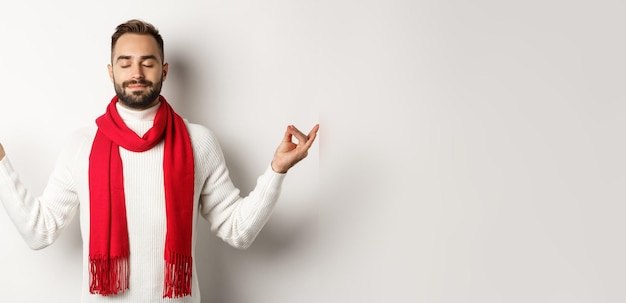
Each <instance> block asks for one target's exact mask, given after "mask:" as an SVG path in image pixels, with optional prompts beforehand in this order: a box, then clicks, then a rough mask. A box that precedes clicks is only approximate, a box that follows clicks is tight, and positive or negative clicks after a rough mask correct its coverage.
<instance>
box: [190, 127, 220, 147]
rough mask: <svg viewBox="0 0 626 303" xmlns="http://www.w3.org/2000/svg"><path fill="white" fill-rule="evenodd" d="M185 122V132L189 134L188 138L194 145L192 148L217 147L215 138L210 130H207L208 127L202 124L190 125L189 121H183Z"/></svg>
mask: <svg viewBox="0 0 626 303" xmlns="http://www.w3.org/2000/svg"><path fill="white" fill-rule="evenodd" d="M185 122H186V124H187V131H188V132H189V137H190V138H191V142H192V143H193V144H194V146H197V145H210V146H215V145H218V140H217V136H216V135H215V133H214V132H213V131H212V130H211V129H209V128H208V127H206V126H204V125H202V124H196V123H191V122H189V121H185Z"/></svg>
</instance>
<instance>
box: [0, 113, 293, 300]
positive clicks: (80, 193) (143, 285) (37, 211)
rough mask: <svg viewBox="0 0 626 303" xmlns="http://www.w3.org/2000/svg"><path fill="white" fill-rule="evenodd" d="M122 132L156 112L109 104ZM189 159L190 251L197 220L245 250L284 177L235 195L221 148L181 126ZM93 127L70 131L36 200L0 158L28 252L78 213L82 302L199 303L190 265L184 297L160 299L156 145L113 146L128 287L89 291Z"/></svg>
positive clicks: (269, 177) (146, 122)
mask: <svg viewBox="0 0 626 303" xmlns="http://www.w3.org/2000/svg"><path fill="white" fill-rule="evenodd" d="M117 108H118V111H119V113H120V116H121V117H122V118H123V119H124V121H125V123H126V124H127V126H128V127H129V128H130V129H132V130H133V131H135V132H136V133H137V134H138V135H140V136H141V135H143V134H144V133H145V132H146V131H148V130H149V129H150V127H152V123H153V119H154V116H155V113H156V109H157V108H158V107H157V106H155V107H152V108H150V109H147V110H144V111H130V110H127V109H124V108H122V107H121V106H119V105H118V106H117ZM187 127H188V130H189V135H190V137H191V141H192V145H193V152H194V158H195V159H194V161H195V186H194V216H193V220H194V222H193V226H194V230H193V250H192V254H193V256H194V259H195V246H196V239H197V219H198V215H201V216H202V217H204V218H205V219H206V220H208V221H209V223H210V226H211V231H212V232H214V233H215V234H216V235H217V236H218V237H219V238H221V239H222V240H224V241H225V242H227V243H228V244H230V245H232V246H234V247H236V248H242V249H244V248H247V247H248V246H250V244H251V243H252V241H253V240H254V239H255V237H256V236H257V234H258V233H259V232H260V230H261V228H262V227H263V225H264V224H265V223H266V222H267V220H268V218H269V217H270V215H271V212H272V210H273V207H274V205H275V203H276V201H277V199H278V196H279V193H280V187H281V184H282V182H283V179H284V177H285V175H284V174H278V173H275V172H274V171H273V170H272V169H271V167H270V166H269V165H268V167H267V169H266V171H265V173H264V174H263V175H261V176H260V177H259V178H258V179H257V185H256V187H255V189H254V190H253V191H252V192H250V194H249V195H248V196H247V197H242V196H241V195H240V192H239V190H238V189H237V188H236V187H235V186H234V185H233V183H232V182H231V179H230V177H229V174H228V169H227V168H226V165H225V161H224V156H223V153H222V150H221V148H220V146H219V144H218V142H217V141H216V138H215V136H214V135H213V134H212V133H211V131H210V130H208V129H207V128H205V127H203V126H200V125H197V124H192V123H188V122H187ZM96 130H97V128H96V127H95V126H91V127H87V128H83V129H80V130H78V131H77V132H76V133H75V134H73V135H72V136H71V137H70V140H69V143H68V144H67V145H66V147H65V148H64V149H63V150H62V152H61V154H60V156H59V159H58V161H57V163H56V166H55V168H54V170H53V172H52V174H51V176H50V179H49V182H48V184H47V186H46V188H45V189H44V191H43V193H42V195H41V196H40V197H34V196H33V195H31V194H30V193H29V192H28V190H27V189H26V188H24V186H23V185H22V184H21V183H20V181H19V178H18V175H17V173H16V172H15V171H14V169H13V168H12V166H11V164H10V162H9V159H8V157H7V156H5V157H4V158H3V159H2V160H0V201H1V202H2V203H3V205H4V207H5V209H6V211H7V213H8V215H9V217H10V218H11V220H12V221H13V223H14V224H15V226H16V227H17V229H18V230H19V232H20V233H21V235H22V236H23V238H24V240H25V241H26V242H27V244H28V245H29V246H30V247H31V248H32V249H41V248H44V247H46V246H48V245H50V244H52V243H53V242H54V241H55V239H57V237H58V236H59V233H60V232H61V231H62V230H63V228H64V227H65V226H67V225H68V223H69V222H70V220H72V218H73V217H74V216H75V214H76V213H77V212H78V213H79V214H80V228H81V234H82V239H83V282H82V300H81V301H82V302H83V303H96V302H124V303H131V302H132V303H136V302H177V303H178V302H180V303H183V302H185V303H187V302H189V303H191V302H193V303H199V302H200V301H201V300H200V293H199V286H198V280H197V276H198V275H197V272H196V266H195V263H194V268H193V282H192V296H188V297H183V298H178V299H163V298H162V296H163V281H164V277H163V276H164V261H163V252H164V247H165V232H166V220H165V197H164V188H163V142H161V143H159V144H158V145H157V146H155V147H154V148H152V149H150V150H149V151H146V152H141V153H136V152H131V151H128V150H125V149H123V148H120V154H121V158H122V163H123V170H124V190H125V197H126V212H127V221H128V233H129V239H130V283H129V284H130V286H129V289H128V290H126V291H125V292H124V293H122V294H120V295H114V296H107V297H104V296H101V295H92V294H90V293H89V272H88V266H87V265H88V254H89V187H88V184H89V180H88V168H89V154H90V151H91V145H92V142H93V139H94V136H95V133H96Z"/></svg>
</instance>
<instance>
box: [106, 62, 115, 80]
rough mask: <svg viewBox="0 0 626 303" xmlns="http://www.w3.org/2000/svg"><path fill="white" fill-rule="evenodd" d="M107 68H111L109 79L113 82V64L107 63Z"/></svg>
mask: <svg viewBox="0 0 626 303" xmlns="http://www.w3.org/2000/svg"><path fill="white" fill-rule="evenodd" d="M107 69H108V70H109V79H111V82H114V81H113V66H111V64H107Z"/></svg>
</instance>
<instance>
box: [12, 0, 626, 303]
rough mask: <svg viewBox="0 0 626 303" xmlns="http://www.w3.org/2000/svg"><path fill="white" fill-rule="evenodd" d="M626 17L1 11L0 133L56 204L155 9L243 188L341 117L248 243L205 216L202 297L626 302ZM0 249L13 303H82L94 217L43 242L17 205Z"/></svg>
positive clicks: (553, 1) (426, 8)
mask: <svg viewBox="0 0 626 303" xmlns="http://www.w3.org/2000/svg"><path fill="white" fill-rule="evenodd" d="M625 9H626V4H625V3H624V2H622V1H608V0H602V1H558V0H543V1H534V0H531V1H488V0H478V1H458V0H457V1H452V0H451V1H400V0H396V1H381V0H379V1H374V0H371V1H348V0H337V1H277V0H273V1H106V2H103V3H87V2H85V1H77V0H73V1H72V0H65V1H56V2H54V3H53V2H46V1H22V2H19V3H14V4H10V5H9V4H4V3H3V4H2V5H0V33H1V34H2V35H1V37H2V41H3V42H2V47H1V48H0V59H2V65H1V66H2V69H1V73H0V75H1V76H0V88H2V98H1V99H0V106H1V109H0V141H1V142H2V143H3V144H4V145H5V148H6V150H7V153H8V154H9V157H10V159H11V161H12V163H13V165H14V166H15V168H16V169H17V170H18V171H19V172H20V175H21V177H22V180H23V182H24V183H25V184H26V185H27V186H28V187H29V188H30V189H31V190H32V192H33V193H40V192H41V191H42V190H43V187H44V186H45V183H46V181H47V176H48V174H49V172H50V171H51V169H52V165H53V164H54V160H55V158H56V155H57V152H58V151H59V149H60V144H61V143H62V142H63V141H62V140H63V139H64V138H65V136H66V135H67V134H69V132H70V131H72V130H73V129H75V128H76V127H77V126H79V125H83V124H88V123H93V119H94V118H95V117H96V116H98V115H100V114H101V113H102V112H103V111H104V107H105V106H106V104H107V103H108V101H109V100H110V98H111V97H112V93H113V88H112V86H111V83H110V82H109V79H108V75H107V72H106V64H107V63H108V60H109V48H110V45H109V43H110V35H111V33H112V32H113V30H114V27H115V25H117V24H118V23H121V22H123V21H126V20H127V19H130V18H141V19H144V20H146V21H149V22H152V23H154V24H155V25H156V26H157V27H159V29H160V30H161V32H162V34H163V36H164V39H165V44H166V45H165V52H166V61H168V62H169V63H170V74H169V77H168V80H167V81H166V83H165V87H164V95H165V96H166V97H167V98H168V100H170V101H171V103H173V105H174V106H175V108H176V109H177V110H178V111H179V112H180V113H181V114H183V115H184V116H185V117H187V118H188V119H189V120H191V121H193V122H196V123H201V124H204V125H206V126H208V127H209V128H211V129H213V130H214V131H215V132H216V133H217V134H218V137H219V138H220V142H221V143H222V145H223V148H224V151H225V153H226V157H227V163H228V164H229V167H230V169H231V174H232V177H233V180H234V181H235V183H236V184H237V185H239V187H240V188H241V189H242V190H243V191H244V192H248V191H249V190H250V189H251V188H252V186H253V184H254V182H255V180H256V177H257V176H258V174H260V173H261V172H262V170H263V169H264V168H265V167H266V166H267V164H268V162H269V161H270V159H271V156H272V153H273V151H274V149H275V147H276V146H277V144H278V142H279V141H280V139H281V137H282V132H283V131H284V127H285V126H286V125H287V124H291V123H293V124H295V125H297V126H299V127H301V128H302V129H306V130H308V129H310V127H312V126H313V125H314V124H315V123H318V122H319V123H320V124H321V130H320V136H319V141H318V142H317V143H316V145H315V146H314V147H313V149H312V151H311V154H310V156H309V158H307V159H306V160H304V162H302V163H300V164H298V166H296V167H295V168H294V169H293V170H292V171H291V172H290V173H289V175H288V177H287V179H286V180H285V186H284V192H283V195H282V197H281V202H280V203H279V204H278V206H277V208H276V211H275V213H274V216H273V217H272V218H271V219H270V221H269V222H268V224H267V225H266V228H265V229H264V230H263V231H262V232H261V234H260V235H259V238H257V241H256V242H255V243H254V244H253V246H252V247H251V248H250V249H249V250H246V251H237V250H235V249H232V248H230V247H228V246H226V245H225V244H223V243H221V242H219V241H218V240H216V239H215V237H214V236H213V235H212V234H210V232H209V231H208V230H207V229H206V227H207V225H206V224H205V223H204V221H202V222H203V223H202V224H201V226H200V227H201V228H204V231H203V233H201V237H200V238H201V239H200V241H199V244H198V251H197V256H198V258H197V259H199V260H197V262H198V264H199V268H198V269H199V275H200V277H199V278H200V283H201V285H202V294H203V302H222V303H248V302H254V303H262V302H289V303H293V302H298V303H300V302H451V303H452V302H453V303H457V302H481V303H485V302H494V303H496V302H497V303H500V302H624V301H626V293H625V292H624V291H623V285H625V284H626V275H625V274H624V272H626V261H625V258H624V256H626V246H625V245H624V240H623V234H624V232H623V231H624V230H625V227H626V223H625V222H624V220H623V219H622V218H623V217H624V214H625V212H626V205H625V204H624V201H625V198H626V194H625V190H624V184H626V157H625V155H626V144H625V143H626V142H625V139H624V132H625V130H626V119H624V118H625V116H626V103H624V97H625V96H624V83H625V80H626V76H625V75H626V72H625V71H626V59H625V56H624V54H626V42H625V41H626V39H625V38H624V37H625V36H626V35H625V31H624V28H626V19H624V18H623V16H624V13H625ZM76 221H78V220H76ZM202 234H204V236H202ZM0 243H2V248H1V249H0V268H1V274H0V290H1V292H2V294H1V296H2V297H3V298H4V299H2V301H3V302H4V301H5V300H6V301H7V302H54V303H56V302H59V303H60V302H77V301H78V298H79V286H80V279H81V277H80V264H81V263H80V256H81V252H80V249H81V243H80V236H79V231H78V225H77V222H74V223H73V224H72V225H71V226H69V227H68V228H67V230H66V231H65V233H64V235H63V236H62V237H61V238H60V239H59V240H58V241H57V242H56V243H55V244H54V245H52V246H51V247H49V248H46V249H44V250H41V251H31V250H29V249H28V248H27V247H26V245H25V244H24V242H23V241H22V239H21V238H20V236H19V235H18V233H17V231H16V230H15V228H14V227H13V225H12V223H11V222H10V221H9V219H8V218H7V216H6V214H5V213H4V212H0Z"/></svg>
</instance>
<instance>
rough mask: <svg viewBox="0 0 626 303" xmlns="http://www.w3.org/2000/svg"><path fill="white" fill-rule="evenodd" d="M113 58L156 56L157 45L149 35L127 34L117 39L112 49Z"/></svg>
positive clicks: (157, 51) (157, 52)
mask: <svg viewBox="0 0 626 303" xmlns="http://www.w3.org/2000/svg"><path fill="white" fill-rule="evenodd" d="M113 54H114V56H156V55H158V54H159V45H158V43H157V41H156V39H155V38H154V37H152V36H150V35H141V34H134V33H127V34H124V35H122V36H120V37H119V39H118V40H117V42H116V43H115V46H114V48H113Z"/></svg>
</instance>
